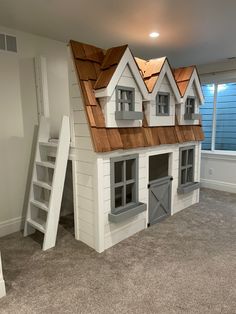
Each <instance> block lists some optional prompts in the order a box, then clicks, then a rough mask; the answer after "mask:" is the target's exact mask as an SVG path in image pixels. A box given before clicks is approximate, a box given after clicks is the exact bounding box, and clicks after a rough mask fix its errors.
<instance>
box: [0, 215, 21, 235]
mask: <svg viewBox="0 0 236 314" xmlns="http://www.w3.org/2000/svg"><path fill="white" fill-rule="evenodd" d="M24 220H25V219H24V217H17V218H12V219H9V220H5V221H3V222H0V238H1V237H4V236H6V235H8V234H11V233H14V232H19V231H20V230H22V229H23V222H24Z"/></svg>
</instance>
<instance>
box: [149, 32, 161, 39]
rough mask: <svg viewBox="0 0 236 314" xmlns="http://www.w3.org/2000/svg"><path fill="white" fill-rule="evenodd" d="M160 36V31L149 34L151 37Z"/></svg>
mask: <svg viewBox="0 0 236 314" xmlns="http://www.w3.org/2000/svg"><path fill="white" fill-rule="evenodd" d="M159 36H160V34H159V33H158V32H151V33H150V34H149V37H151V38H157V37H159Z"/></svg>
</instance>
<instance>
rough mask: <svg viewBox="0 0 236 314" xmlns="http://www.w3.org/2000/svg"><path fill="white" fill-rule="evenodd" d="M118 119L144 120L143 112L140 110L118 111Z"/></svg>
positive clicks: (116, 113)
mask: <svg viewBox="0 0 236 314" xmlns="http://www.w3.org/2000/svg"><path fill="white" fill-rule="evenodd" d="M115 118H116V120H142V119H143V112H141V111H140V112H139V111H116V112H115Z"/></svg>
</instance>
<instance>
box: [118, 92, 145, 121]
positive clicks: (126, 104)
mask: <svg viewBox="0 0 236 314" xmlns="http://www.w3.org/2000/svg"><path fill="white" fill-rule="evenodd" d="M115 118H116V120H141V119H142V118H143V113H142V112H137V111H135V89H134V88H131V87H122V86H117V87H116V112H115Z"/></svg>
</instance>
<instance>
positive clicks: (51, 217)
mask: <svg viewBox="0 0 236 314" xmlns="http://www.w3.org/2000/svg"><path fill="white" fill-rule="evenodd" d="M69 146H70V125H69V117H67V116H64V117H63V119H62V124H61V130H60V136H59V140H58V141H52V140H50V120H49V118H45V117H41V120H40V125H39V131H38V139H37V147H36V154H35V160H34V168H33V174H32V182H31V187H30V194H29V203H28V209H27V215H26V221H25V229H24V236H28V235H30V234H32V233H34V232H35V230H39V231H40V232H42V233H44V240H43V250H44V251H45V250H48V249H50V248H52V247H54V246H55V243H56V237H57V229H58V223H59V217H60V208H61V201H62V195H63V188H64V182H65V175H66V167H67V161H68V155H69ZM53 151H54V152H55V156H56V157H51V156H52V155H53Z"/></svg>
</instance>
